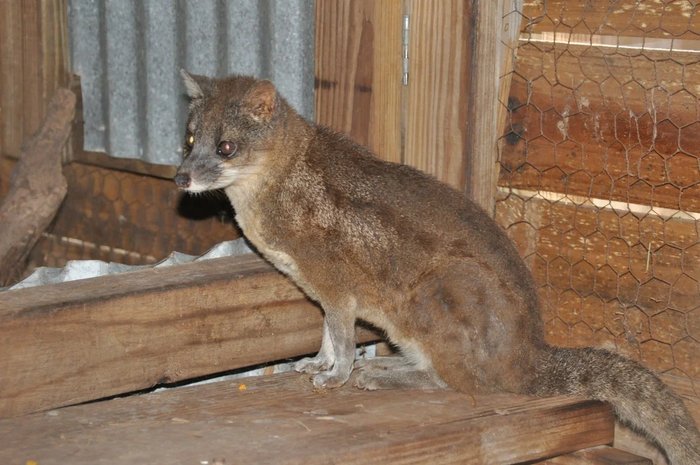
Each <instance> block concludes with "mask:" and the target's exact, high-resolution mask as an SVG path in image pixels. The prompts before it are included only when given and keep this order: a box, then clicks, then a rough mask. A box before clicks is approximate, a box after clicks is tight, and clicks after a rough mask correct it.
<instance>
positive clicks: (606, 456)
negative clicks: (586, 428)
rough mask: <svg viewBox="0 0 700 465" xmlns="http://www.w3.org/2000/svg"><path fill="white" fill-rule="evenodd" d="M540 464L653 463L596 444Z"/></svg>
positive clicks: (631, 464) (643, 464)
mask: <svg viewBox="0 0 700 465" xmlns="http://www.w3.org/2000/svg"><path fill="white" fill-rule="evenodd" d="M538 463H539V464H541V465H653V462H652V461H651V460H650V459H647V458H645V457H640V456H638V455H635V454H632V453H630V452H625V451H623V450H620V449H615V448H613V447H609V446H597V447H591V448H589V449H583V450H579V451H576V452H572V453H570V454H566V455H560V456H559V457H554V458H552V459H548V460H545V461H543V462H538Z"/></svg>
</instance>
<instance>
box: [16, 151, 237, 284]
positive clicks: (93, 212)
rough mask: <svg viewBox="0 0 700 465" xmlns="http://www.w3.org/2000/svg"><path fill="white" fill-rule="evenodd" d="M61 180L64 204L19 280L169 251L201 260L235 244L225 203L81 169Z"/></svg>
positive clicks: (143, 261)
mask: <svg viewBox="0 0 700 465" xmlns="http://www.w3.org/2000/svg"><path fill="white" fill-rule="evenodd" d="M63 172H64V175H65V176H66V179H67V181H68V194H67V196H66V199H65V200H64V203H63V205H62V206H61V209H60V210H59V212H58V214H57V216H56V220H55V221H54V222H53V224H52V225H51V226H50V227H49V228H48V229H47V232H46V233H44V234H43V235H42V237H41V239H40V240H39V242H38V243H37V245H36V246H35V247H34V249H33V250H32V253H31V255H30V260H29V264H28V266H27V268H26V269H25V270H24V273H23V274H22V276H20V277H18V278H23V277H26V276H28V275H29V274H30V273H31V272H32V271H33V270H34V269H35V268H36V267H38V266H51V267H63V266H65V264H66V263H67V262H68V261H69V260H102V261H106V262H116V263H123V264H127V265H149V264H153V263H156V262H158V261H161V260H163V259H165V258H166V257H167V256H168V255H169V254H170V253H172V252H173V251H178V252H182V253H186V254H190V255H201V254H203V253H205V252H206V251H207V250H209V249H210V248H211V247H213V246H214V245H216V244H218V243H220V242H223V241H228V240H232V239H235V238H237V237H239V236H240V232H239V231H238V230H237V229H236V228H235V226H234V224H233V216H232V215H233V213H232V211H231V207H230V204H229V202H228V201H227V200H226V199H225V198H224V197H223V196H216V195H208V196H204V197H192V196H186V195H183V193H181V192H179V191H178V190H177V189H176V188H175V186H174V184H173V182H172V181H170V180H167V179H159V178H155V177H151V176H144V175H139V174H135V173H128V172H123V171H116V170H112V169H107V168H101V167H98V166H91V165H85V164H81V163H71V164H70V165H66V166H65V167H64V170H63Z"/></svg>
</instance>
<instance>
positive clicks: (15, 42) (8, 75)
mask: <svg viewBox="0 0 700 465" xmlns="http://www.w3.org/2000/svg"><path fill="white" fill-rule="evenodd" d="M67 5H68V0H3V1H2V2H0V62H1V63H2V64H3V65H2V67H1V68H0V108H2V118H0V155H11V156H13V157H15V158H16V157H19V154H20V151H21V145H22V140H24V139H25V138H27V137H29V136H30V135H31V134H32V133H33V132H34V131H36V130H37V129H38V128H39V125H40V123H41V121H42V120H43V119H44V116H45V115H46V108H47V106H48V103H49V100H50V99H51V96H52V95H53V93H54V91H55V90H56V89H58V88H59V87H66V86H67V85H68V40H67V30H68V26H67V21H66V16H67V8H68V6H67Z"/></svg>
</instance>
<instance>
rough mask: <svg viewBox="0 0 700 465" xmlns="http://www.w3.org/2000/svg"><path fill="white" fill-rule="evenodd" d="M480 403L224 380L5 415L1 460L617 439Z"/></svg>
mask: <svg viewBox="0 0 700 465" xmlns="http://www.w3.org/2000/svg"><path fill="white" fill-rule="evenodd" d="M242 383H245V385H244V386H243V385H242ZM244 387H245V388H244ZM474 400H475V403H476V405H475V406H474V405H473V404H472V398H471V397H469V396H467V395H463V394H459V393H456V392H453V391H447V390H445V391H374V392H365V391H360V390H358V389H357V388H354V387H352V386H351V385H350V384H348V385H346V387H344V388H341V389H336V390H328V391H324V390H314V389H312V387H311V384H310V382H309V376H306V375H299V374H296V373H286V374H281V375H271V376H263V377H259V378H247V379H244V380H236V382H231V381H223V382H217V383H211V384H205V385H199V386H192V387H184V388H179V389H171V390H167V391H161V392H156V393H150V394H144V395H136V396H132V397H126V398H119V399H113V400H109V401H104V402H97V403H92V404H85V405H78V406H73V407H68V408H64V409H59V410H53V411H49V412H43V413H37V414H32V415H28V416H24V417H20V418H14V419H5V420H0V438H1V439H0V463H2V464H22V465H24V464H25V463H27V461H29V460H33V461H35V462H37V463H38V464H39V465H50V464H68V463H70V464H74V465H79V464H98V463H99V464H112V463H114V464H175V463H183V464H193V465H199V464H205V463H208V464H210V465H212V464H216V463H219V464H220V463H225V464H226V465H231V464H236V463H304V464H308V463H358V464H359V463H363V464H364V463H431V464H432V463H449V462H452V463H454V462H458V463H514V462H522V461H530V460H537V459H542V458H546V457H551V456H554V455H559V454H563V453H566V452H571V451H575V450H580V449H583V448H586V447H592V446H596V445H600V444H608V443H611V442H612V440H613V416H612V412H611V409H610V408H609V407H608V406H606V405H604V404H600V403H597V402H590V401H584V400H579V399H570V398H561V397H559V398H551V399H537V398H529V397H518V396H508V395H494V396H477V397H476V398H475V399H474Z"/></svg>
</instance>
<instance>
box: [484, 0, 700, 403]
mask: <svg viewBox="0 0 700 465" xmlns="http://www.w3.org/2000/svg"><path fill="white" fill-rule="evenodd" d="M506 15H519V16H518V19H520V21H521V25H522V27H521V34H520V38H519V40H518V42H517V43H515V44H505V43H504V47H506V49H507V50H506V51H507V52H508V53H509V54H510V56H511V57H512V62H511V64H512V71H510V72H509V73H507V74H504V75H503V76H502V77H501V79H508V80H510V81H511V86H510V93H509V95H508V96H507V98H501V104H502V105H503V107H504V109H507V112H505V113H506V116H505V119H506V121H505V125H504V126H505V129H504V131H503V134H502V137H501V138H500V139H499V144H498V145H499V164H500V168H499V170H500V173H499V177H498V198H497V204H496V218H497V220H498V222H499V223H500V224H501V225H502V226H503V227H504V228H506V230H507V232H508V234H509V235H510V237H511V238H512V239H513V240H514V241H515V242H516V244H517V246H518V248H519V250H520V252H521V254H522V255H523V257H525V259H526V261H527V263H528V265H529V266H530V268H531V270H532V271H533V273H534V276H535V279H536V282H537V284H538V286H539V290H540V295H541V299H542V307H543V310H542V312H543V315H542V316H543V319H544V321H545V327H546V332H547V338H548V340H549V341H550V342H551V343H555V344H558V345H565V346H583V345H595V346H600V347H607V348H613V349H615V350H618V351H620V352H621V353H624V354H626V355H628V356H630V357H632V358H635V359H637V360H640V361H642V362H643V363H645V364H646V365H647V366H649V367H650V368H652V369H654V370H656V371H657V372H662V373H669V374H673V375H678V376H681V377H684V378H687V379H690V380H694V384H693V389H694V391H695V393H696V394H697V393H700V288H699V286H698V282H699V281H700V239H699V237H700V234H699V233H700V228H699V226H700V161H699V158H698V157H699V156H700V117H699V114H698V111H699V105H698V104H699V100H698V97H700V2H697V1H688V0H676V1H662V0H653V1H637V0H618V1H613V0H611V1H592V0H585V1H584V0H574V1H571V0H568V1H567V0H525V2H524V5H523V8H522V11H507V12H506Z"/></svg>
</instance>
